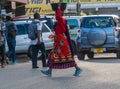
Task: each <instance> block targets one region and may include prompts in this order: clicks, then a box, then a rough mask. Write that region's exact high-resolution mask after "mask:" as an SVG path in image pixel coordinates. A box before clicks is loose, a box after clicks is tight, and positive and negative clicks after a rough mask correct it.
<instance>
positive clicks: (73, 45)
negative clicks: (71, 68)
mask: <svg viewBox="0 0 120 89" xmlns="http://www.w3.org/2000/svg"><path fill="white" fill-rule="evenodd" d="M71 43H72V47H73V51H74V53H75V54H77V47H76V44H75V42H74V41H71Z"/></svg>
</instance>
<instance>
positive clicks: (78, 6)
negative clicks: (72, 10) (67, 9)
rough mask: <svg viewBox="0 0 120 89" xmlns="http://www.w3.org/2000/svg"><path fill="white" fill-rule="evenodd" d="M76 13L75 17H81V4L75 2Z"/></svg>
mask: <svg viewBox="0 0 120 89" xmlns="http://www.w3.org/2000/svg"><path fill="white" fill-rule="evenodd" d="M76 11H77V15H81V14H80V13H81V4H80V3H79V2H77V4H76Z"/></svg>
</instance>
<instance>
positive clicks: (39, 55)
mask: <svg viewBox="0 0 120 89" xmlns="http://www.w3.org/2000/svg"><path fill="white" fill-rule="evenodd" d="M27 54H28V57H30V58H31V57H32V56H31V55H32V54H33V53H32V46H30V47H29V48H28V53H27ZM40 57H41V52H40V51H39V52H38V56H37V58H38V59H40Z"/></svg>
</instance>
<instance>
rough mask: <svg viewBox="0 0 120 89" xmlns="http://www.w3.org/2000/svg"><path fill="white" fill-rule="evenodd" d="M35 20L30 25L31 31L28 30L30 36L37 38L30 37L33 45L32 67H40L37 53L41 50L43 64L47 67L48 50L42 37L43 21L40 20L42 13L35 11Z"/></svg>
mask: <svg viewBox="0 0 120 89" xmlns="http://www.w3.org/2000/svg"><path fill="white" fill-rule="evenodd" d="M33 16H34V20H33V21H32V22H31V24H30V25H29V31H28V37H29V38H30V36H32V37H34V36H35V38H34V39H33V38H30V40H31V47H32V53H33V54H32V55H31V59H32V68H33V69H35V68H39V67H38V65H37V55H38V52H39V50H40V51H41V53H42V55H41V60H42V66H43V67H46V50H45V45H44V42H43V39H42V22H41V21H40V14H39V13H35V14H34V15H33ZM43 30H44V29H43ZM34 31H35V32H36V33H35V34H31V33H33V32H34Z"/></svg>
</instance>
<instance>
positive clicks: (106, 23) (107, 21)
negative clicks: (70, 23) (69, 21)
mask: <svg viewBox="0 0 120 89" xmlns="http://www.w3.org/2000/svg"><path fill="white" fill-rule="evenodd" d="M113 26H115V23H114V20H113V18H112V17H84V18H83V20H82V22H81V27H84V28H99V27H113Z"/></svg>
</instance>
